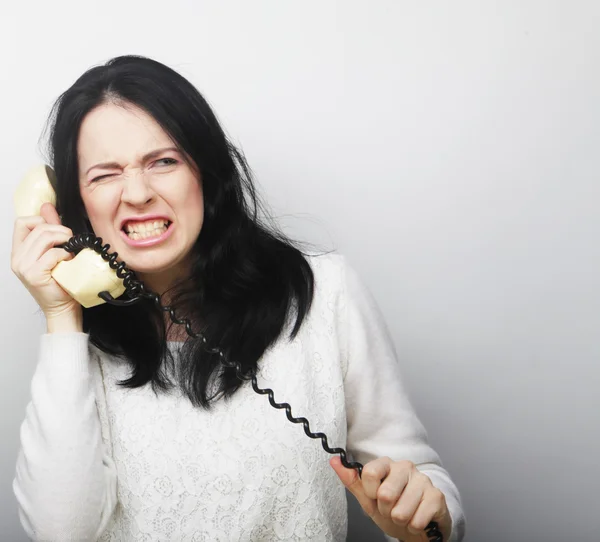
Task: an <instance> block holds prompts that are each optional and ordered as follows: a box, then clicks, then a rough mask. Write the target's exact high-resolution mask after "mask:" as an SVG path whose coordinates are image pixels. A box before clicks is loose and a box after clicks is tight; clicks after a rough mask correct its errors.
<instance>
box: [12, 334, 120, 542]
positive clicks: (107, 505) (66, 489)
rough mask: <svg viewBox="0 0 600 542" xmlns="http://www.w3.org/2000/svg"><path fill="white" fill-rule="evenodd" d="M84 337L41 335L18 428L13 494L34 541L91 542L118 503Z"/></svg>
mask: <svg viewBox="0 0 600 542" xmlns="http://www.w3.org/2000/svg"><path fill="white" fill-rule="evenodd" d="M88 339H89V338H88V335H87V334H85V333H52V334H43V335H42V337H41V341H40V352H39V357H38V364H37V366H36V369H35V372H34V375H33V378H32V381H31V400H30V402H29V404H28V405H27V408H26V411H25V419H24V421H23V423H22V425H21V431H20V438H21V445H20V449H19V453H18V456H17V463H16V471H15V478H14V481H13V490H14V493H15V496H16V499H17V504H18V508H19V517H20V520H21V524H22V526H23V528H24V530H25V532H26V533H27V535H28V536H29V537H30V538H31V539H32V540H35V541H44V542H55V541H56V542H75V541H76V542H83V541H95V540H97V538H98V537H99V536H100V535H101V534H102V532H103V531H104V529H105V528H106V526H107V524H108V521H109V519H110V517H111V515H112V513H113V510H114V508H115V506H116V502H117V474H116V467H115V464H114V462H113V460H112V458H111V457H110V455H109V454H108V453H106V451H105V448H104V445H103V441H102V434H101V425H100V419H99V415H98V410H97V406H96V396H95V391H94V387H95V386H94V382H93V376H92V375H93V372H92V368H91V363H93V362H95V360H93V359H92V358H91V356H90V353H89V350H88Z"/></svg>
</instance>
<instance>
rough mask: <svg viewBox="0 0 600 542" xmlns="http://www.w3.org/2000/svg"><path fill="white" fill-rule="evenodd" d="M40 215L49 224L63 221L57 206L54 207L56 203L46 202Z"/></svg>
mask: <svg viewBox="0 0 600 542" xmlns="http://www.w3.org/2000/svg"><path fill="white" fill-rule="evenodd" d="M40 215H41V217H42V218H43V219H44V220H45V221H46V222H47V223H48V224H60V223H61V222H60V217H59V216H58V212H57V211H56V207H54V205H52V204H51V203H48V202H46V203H44V204H43V205H42V207H41V208H40Z"/></svg>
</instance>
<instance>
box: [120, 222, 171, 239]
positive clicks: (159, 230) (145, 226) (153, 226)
mask: <svg viewBox="0 0 600 542" xmlns="http://www.w3.org/2000/svg"><path fill="white" fill-rule="evenodd" d="M167 224H168V221H167V220H154V221H152V220H149V221H148V222H129V223H127V224H126V225H125V230H126V231H127V235H128V236H129V238H130V239H133V240H134V241H135V240H138V239H147V238H148V237H158V236H159V235H162V234H163V233H164V232H165V231H166V230H167Z"/></svg>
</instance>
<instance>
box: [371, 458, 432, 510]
mask: <svg viewBox="0 0 600 542" xmlns="http://www.w3.org/2000/svg"><path fill="white" fill-rule="evenodd" d="M409 479H410V470H409V469H398V468H394V466H393V465H392V468H391V470H390V473H389V474H388V475H387V477H386V478H385V480H384V481H383V482H382V483H381V486H380V487H379V489H378V490H377V507H378V508H379V512H380V513H381V515H382V516H385V517H390V515H391V512H392V508H394V506H396V503H397V502H398V499H400V498H402V499H403V500H404V499H406V500H407V502H410V497H411V496H412V497H413V500H414V499H416V502H415V503H414V509H413V512H414V510H416V509H417V506H418V505H419V502H420V500H421V495H422V491H421V493H420V494H419V495H418V497H416V496H415V495H416V493H417V492H415V491H414V490H413V487H414V486H411V485H410V484H409ZM407 485H408V487H407ZM411 517H412V514H411Z"/></svg>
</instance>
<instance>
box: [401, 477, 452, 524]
mask: <svg viewBox="0 0 600 542" xmlns="http://www.w3.org/2000/svg"><path fill="white" fill-rule="evenodd" d="M440 511H442V512H441V513H440ZM447 516H448V508H447V505H446V497H445V496H444V494H443V493H442V492H441V491H440V490H439V489H437V488H436V487H433V486H432V487H431V488H429V489H427V490H426V492H425V494H424V495H423V499H422V500H421V502H420V504H419V507H418V508H417V510H416V511H415V513H414V515H413V516H412V519H411V520H410V522H409V523H408V530H409V531H410V532H412V533H418V532H420V531H423V530H424V529H425V527H427V525H429V523H430V522H431V521H437V522H438V523H439V524H440V525H442V524H444V523H447V521H446V520H448V518H447Z"/></svg>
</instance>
